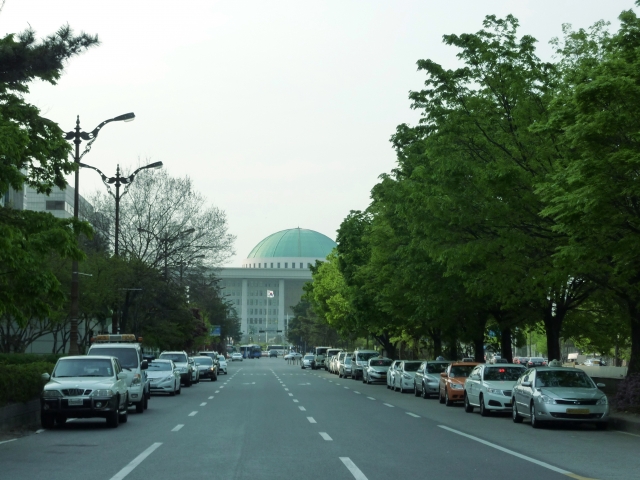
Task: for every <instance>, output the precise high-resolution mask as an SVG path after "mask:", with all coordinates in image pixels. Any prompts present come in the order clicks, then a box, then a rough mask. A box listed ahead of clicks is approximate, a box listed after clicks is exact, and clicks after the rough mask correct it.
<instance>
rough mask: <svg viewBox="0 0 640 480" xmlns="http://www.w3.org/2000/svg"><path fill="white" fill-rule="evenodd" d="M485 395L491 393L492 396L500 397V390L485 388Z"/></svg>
mask: <svg viewBox="0 0 640 480" xmlns="http://www.w3.org/2000/svg"><path fill="white" fill-rule="evenodd" d="M487 393H493V394H494V395H502V390H498V389H497V388H487Z"/></svg>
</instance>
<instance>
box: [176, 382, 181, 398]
mask: <svg viewBox="0 0 640 480" xmlns="http://www.w3.org/2000/svg"><path fill="white" fill-rule="evenodd" d="M181 393H182V385H180V382H178V390H176V395H180V394H181Z"/></svg>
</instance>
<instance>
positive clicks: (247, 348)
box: [240, 344, 262, 358]
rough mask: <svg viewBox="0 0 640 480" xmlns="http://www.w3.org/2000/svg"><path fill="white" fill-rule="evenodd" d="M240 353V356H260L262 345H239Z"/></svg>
mask: <svg viewBox="0 0 640 480" xmlns="http://www.w3.org/2000/svg"><path fill="white" fill-rule="evenodd" d="M240 353H241V354H242V358H260V357H262V347H261V346H260V345H256V344H249V345H241V346H240Z"/></svg>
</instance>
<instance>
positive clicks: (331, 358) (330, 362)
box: [325, 348, 342, 373]
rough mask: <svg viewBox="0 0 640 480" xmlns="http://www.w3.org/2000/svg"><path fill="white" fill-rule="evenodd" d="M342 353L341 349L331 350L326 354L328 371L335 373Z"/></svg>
mask: <svg viewBox="0 0 640 480" xmlns="http://www.w3.org/2000/svg"><path fill="white" fill-rule="evenodd" d="M341 351H342V349H341V348H330V349H329V350H327V353H325V357H326V363H327V371H328V372H330V373H333V368H335V361H336V357H337V356H338V354H339V353H340V352H341Z"/></svg>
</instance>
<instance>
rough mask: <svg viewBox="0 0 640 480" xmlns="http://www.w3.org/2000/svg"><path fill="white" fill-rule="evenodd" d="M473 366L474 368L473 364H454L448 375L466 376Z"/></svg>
mask: <svg viewBox="0 0 640 480" xmlns="http://www.w3.org/2000/svg"><path fill="white" fill-rule="evenodd" d="M474 368H475V365H456V366H454V367H451V372H450V373H449V376H450V377H451V378H458V377H462V378H466V377H468V376H469V374H470V373H471V370H473V369H474Z"/></svg>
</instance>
